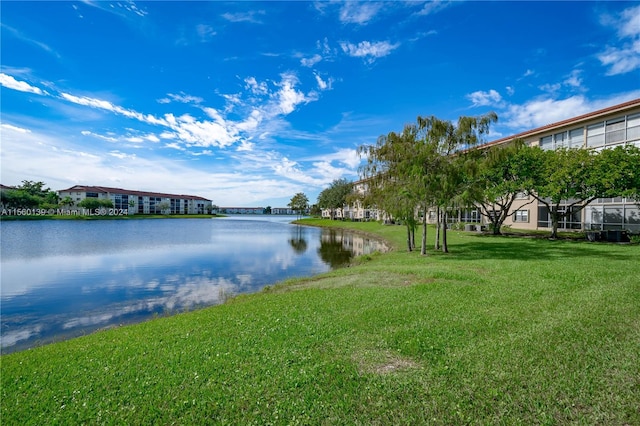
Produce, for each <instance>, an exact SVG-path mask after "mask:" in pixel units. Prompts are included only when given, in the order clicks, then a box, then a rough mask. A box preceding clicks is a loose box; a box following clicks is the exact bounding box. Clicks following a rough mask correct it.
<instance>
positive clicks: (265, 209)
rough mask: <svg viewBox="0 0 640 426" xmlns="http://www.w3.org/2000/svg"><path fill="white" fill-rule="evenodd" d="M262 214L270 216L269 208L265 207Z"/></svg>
mask: <svg viewBox="0 0 640 426" xmlns="http://www.w3.org/2000/svg"><path fill="white" fill-rule="evenodd" d="M262 213H263V214H271V206H267V207H265V208H264V210H263V211H262Z"/></svg>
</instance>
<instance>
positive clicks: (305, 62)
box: [300, 53, 322, 68]
mask: <svg viewBox="0 0 640 426" xmlns="http://www.w3.org/2000/svg"><path fill="white" fill-rule="evenodd" d="M321 60H322V56H320V55H318V54H317V53H316V54H315V55H313V56H312V57H310V58H302V59H300V64H301V65H302V66H303V67H309V68H311V67H312V66H314V65H315V64H317V63H318V62H320V61H321Z"/></svg>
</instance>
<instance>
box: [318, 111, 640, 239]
mask: <svg viewBox="0 0 640 426" xmlns="http://www.w3.org/2000/svg"><path fill="white" fill-rule="evenodd" d="M514 139H523V140H524V141H525V143H527V144H529V145H531V146H540V147H541V148H542V149H557V148H560V147H567V148H583V149H595V150H601V149H607V148H613V147H615V146H618V145H625V144H632V145H635V146H637V147H640V99H635V100H633V101H629V102H625V103H622V104H619V105H614V106H612V107H609V108H604V109H601V110H598V111H594V112H590V113H588V114H584V115H580V116H577V117H574V118H571V119H567V120H563V121H560V122H557V123H553V124H549V125H546V126H543V127H539V128H536V129H533V130H529V131H526V132H523V133H519V134H516V135H513V136H509V137H506V138H503V139H499V140H496V141H493V142H490V143H488V144H487V145H485V146H492V145H499V144H504V143H508V142H511V141H513V140H514ZM354 190H355V191H359V192H364V191H366V182H365V181H359V182H356V183H355V184H354ZM511 212H512V214H511V215H510V216H509V218H507V220H506V221H505V222H504V225H506V226H511V227H513V228H519V229H531V230H536V229H548V228H550V227H551V223H550V219H549V216H548V212H547V211H546V208H545V207H544V206H542V205H539V203H538V202H537V200H535V199H534V198H533V196H531V195H529V194H520V196H519V197H518V199H516V201H515V202H514V203H513V205H512V208H511ZM367 214H368V215H369V216H368V217H369V218H370V219H372V220H383V219H385V220H386V219H387V217H385V216H384V212H378V211H376V210H369V209H364V208H363V207H362V206H361V205H360V203H354V204H352V205H350V206H344V209H337V210H336V211H335V218H337V219H342V218H351V219H354V220H366V218H367ZM322 217H324V218H329V217H330V211H329V210H326V209H323V210H322ZM427 222H429V223H435V222H436V212H435V209H433V210H431V211H429V212H428V216H427ZM448 222H471V223H474V222H475V223H481V224H487V220H486V218H484V217H482V216H480V215H479V213H478V212H477V211H475V212H474V209H467V210H460V211H451V212H449V218H448ZM560 229H588V230H591V229H594V230H599V229H604V230H608V229H626V230H630V231H633V232H640V208H639V207H638V205H637V204H635V202H634V200H628V199H623V198H620V197H617V198H606V199H597V200H595V201H594V202H592V203H590V204H589V205H588V206H587V207H585V208H584V209H582V210H581V211H579V212H576V214H575V215H573V216H572V217H571V218H570V219H566V220H565V221H564V222H563V223H562V224H560Z"/></svg>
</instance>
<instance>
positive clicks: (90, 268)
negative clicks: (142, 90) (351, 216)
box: [0, 218, 384, 353]
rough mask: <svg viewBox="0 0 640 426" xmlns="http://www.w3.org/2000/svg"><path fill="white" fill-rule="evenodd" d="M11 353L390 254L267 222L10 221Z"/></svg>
mask: <svg viewBox="0 0 640 426" xmlns="http://www.w3.org/2000/svg"><path fill="white" fill-rule="evenodd" d="M0 230H1V232H2V234H1V238H2V245H1V250H2V251H1V254H2V256H1V261H2V264H1V266H2V269H1V278H2V280H1V285H0V296H1V301H0V302H1V303H2V315H1V317H0V328H1V348H2V353H8V352H13V351H16V350H22V349H26V348H29V347H33V346H36V345H38V344H44V343H48V342H51V341H57V340H62V339H66V338H70V337H74V336H79V335H82V334H86V333H90V332H93V331H95V330H97V329H101V328H108V327H113V326H117V325H119V324H128V323H134V322H139V321H144V320H146V319H149V318H152V317H153V316H155V315H166V314H170V313H175V312H181V311H186V310H192V309H195V308H199V307H204V306H210V305H215V304H219V303H221V302H224V300H225V299H226V298H228V297H229V296H232V295H235V294H239V293H246V292H254V291H258V290H260V289H261V288H262V287H264V286H265V285H268V284H273V283H275V282H277V281H281V280H284V279H286V278H290V277H294V276H311V275H315V274H318V273H322V272H326V271H328V270H329V269H330V268H335V267H339V266H343V265H345V263H347V262H348V261H349V260H350V259H351V258H352V256H353V255H354V254H362V253H364V252H366V250H369V251H373V250H381V249H384V248H383V247H382V246H379V247H374V244H373V242H372V241H370V240H368V239H366V238H362V237H359V236H355V235H351V234H348V233H344V232H340V231H337V232H336V231H328V230H320V229H317V228H309V227H303V226H295V225H291V224H288V223H286V222H284V221H271V222H265V221H259V220H248V219H242V220H234V219H233V218H231V219H225V220H219V219H216V220H189V219H177V220H171V219H165V220H136V221H127V222H124V221H91V222H79V221H35V222H0Z"/></svg>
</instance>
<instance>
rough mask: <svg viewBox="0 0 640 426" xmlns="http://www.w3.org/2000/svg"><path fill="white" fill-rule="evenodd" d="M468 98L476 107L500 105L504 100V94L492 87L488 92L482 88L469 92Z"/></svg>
mask: <svg viewBox="0 0 640 426" xmlns="http://www.w3.org/2000/svg"><path fill="white" fill-rule="evenodd" d="M466 97H467V99H469V100H470V101H471V103H473V106H474V107H477V106H488V105H498V104H500V102H502V96H500V93H498V92H497V91H495V90H493V89H491V90H489V91H488V92H483V91H481V90H479V91H477V92H473V93H470V94H468V95H467V96H466Z"/></svg>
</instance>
